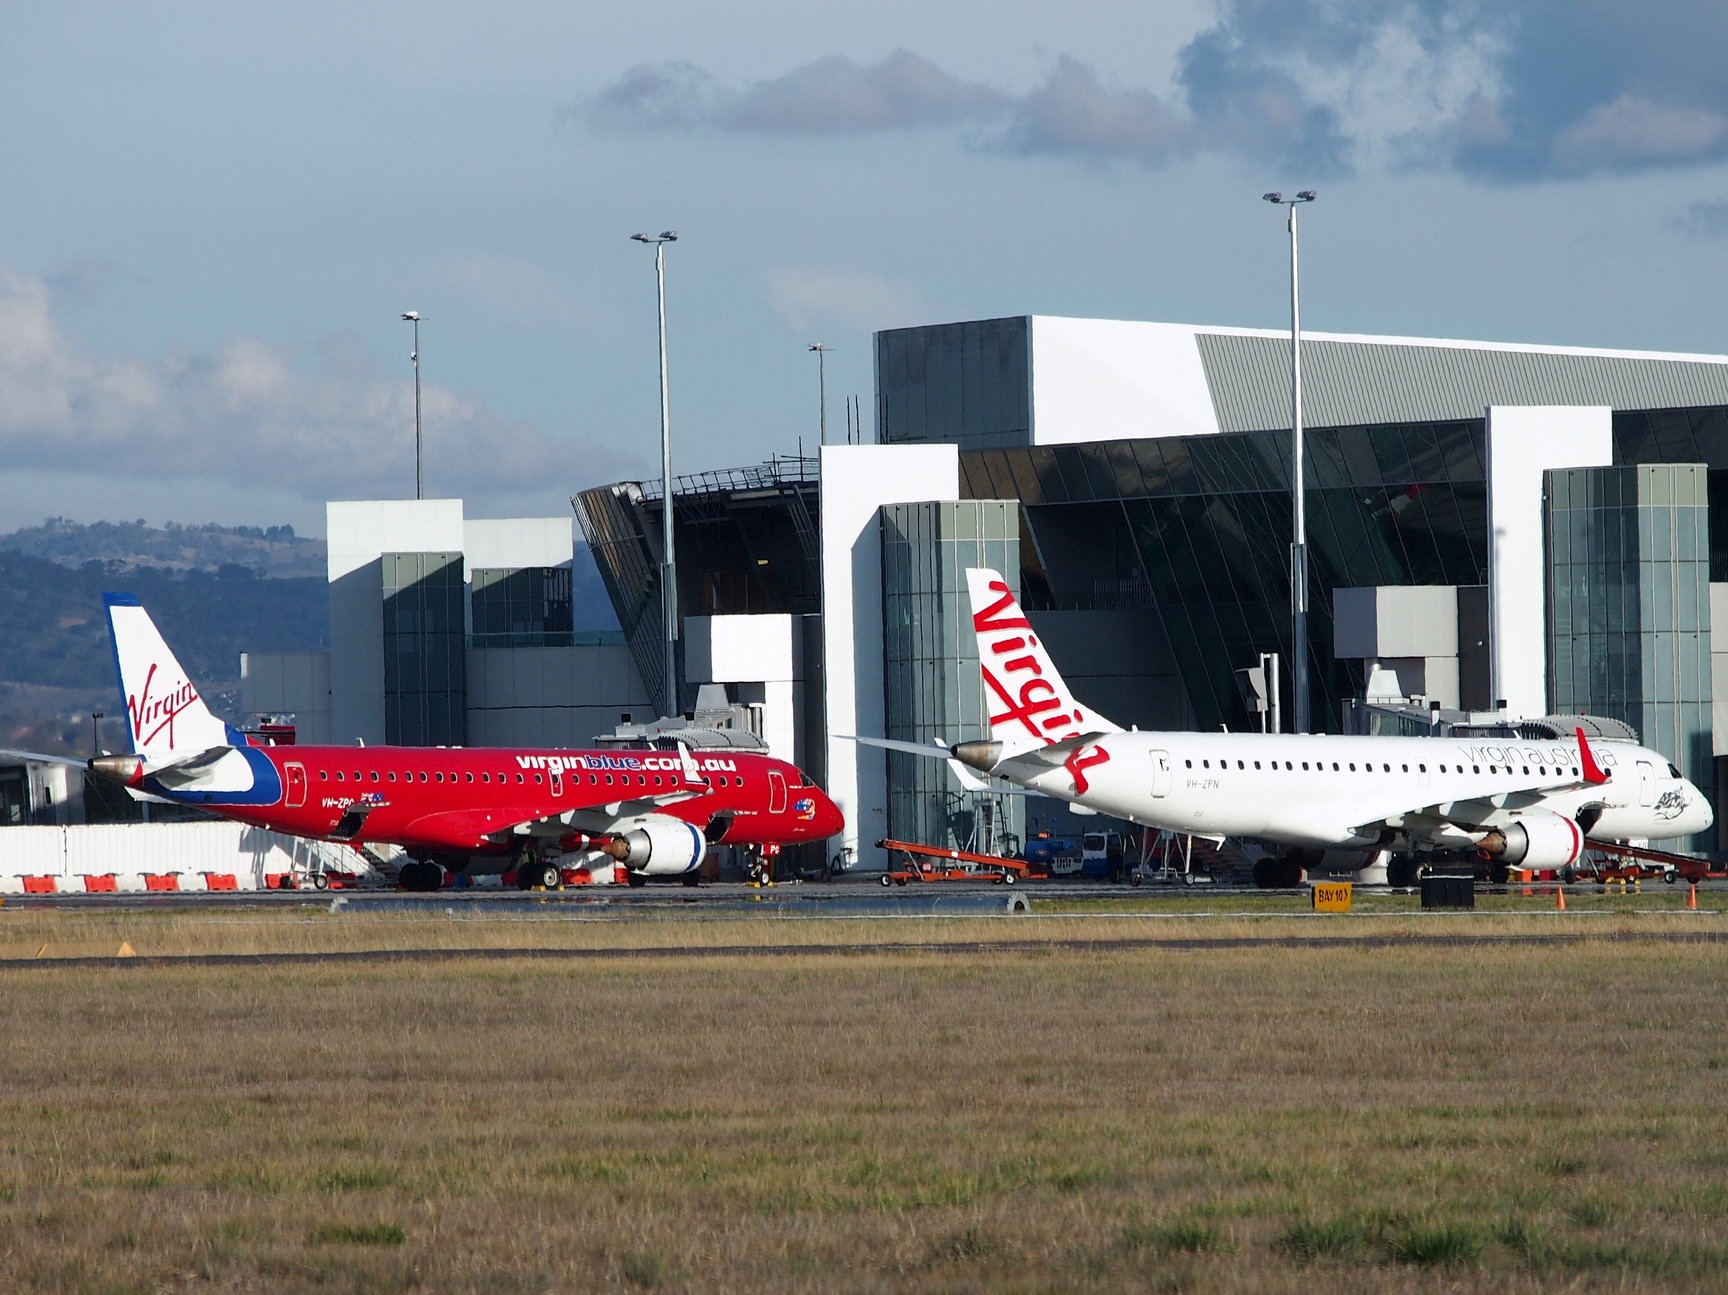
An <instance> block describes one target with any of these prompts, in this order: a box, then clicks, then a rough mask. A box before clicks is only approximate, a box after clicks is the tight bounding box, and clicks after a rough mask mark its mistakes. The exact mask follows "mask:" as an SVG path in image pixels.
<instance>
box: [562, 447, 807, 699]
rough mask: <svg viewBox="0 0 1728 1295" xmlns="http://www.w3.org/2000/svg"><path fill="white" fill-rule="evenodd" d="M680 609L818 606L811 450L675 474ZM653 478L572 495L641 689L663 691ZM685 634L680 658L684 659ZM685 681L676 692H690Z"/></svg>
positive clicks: (656, 694)
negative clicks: (806, 455) (720, 468)
mask: <svg viewBox="0 0 1728 1295" xmlns="http://www.w3.org/2000/svg"><path fill="white" fill-rule="evenodd" d="M673 491H674V502H673V510H672V528H673V534H672V542H673V548H674V551H675V557H676V561H677V565H678V615H679V618H680V621H682V618H683V617H685V616H722V615H742V614H746V613H765V612H766V613H790V614H793V615H808V614H813V613H817V612H820V611H821V610H822V578H821V570H820V563H819V559H818V553H819V550H820V547H821V546H820V541H819V539H818V536H819V533H820V532H819V529H818V517H819V510H820V506H821V505H820V499H819V494H818V490H817V469H816V461H815V460H814V459H797V458H783V459H773V460H770V461H769V462H767V463H764V464H760V465H757V466H755V467H750V468H739V469H735V470H732V471H726V472H705V473H700V474H697V475H694V476H686V477H676V478H674V479H673ZM660 493H661V491H660V483H659V482H658V481H653V482H623V483H620V484H617V485H611V486H599V487H596V488H595V489H592V490H584V491H583V492H582V493H581V494H578V495H575V496H572V498H571V500H570V502H571V504H572V505H573V506H574V507H575V509H576V520H577V521H578V522H579V523H580V524H581V526H582V534H583V536H584V538H586V539H587V541H588V544H589V546H590V549H591V550H592V552H593V554H594V562H595V565H596V566H597V567H598V568H599V570H600V578H601V580H602V582H603V583H604V584H605V586H606V593H607V595H608V597H610V598H611V600H612V606H613V607H614V609H616V611H617V613H618V624H619V627H620V628H621V629H622V630H623V633H624V638H625V641H626V642H627V643H628V644H629V645H630V656H631V660H632V661H633V662H634V663H635V666H636V673H637V676H638V677H639V678H640V679H641V680H642V684H643V687H644V688H646V689H647V692H648V695H649V696H650V697H652V698H654V699H655V701H656V702H657V703H658V702H659V701H660V699H661V698H663V697H664V696H665V695H666V684H665V679H666V665H665V659H666V658H665V652H666V648H665V643H666V638H665V629H664V623H665V622H664V619H663V615H662V608H661V605H660V604H661V597H660V553H661V550H660V543H661V535H662V528H663V525H664V523H663V520H662V519H663V517H664V514H663V513H662V512H661V499H660ZM683 659H684V658H683V640H682V639H680V640H679V645H678V661H679V663H680V669H682V662H683ZM693 696H694V694H693V692H692V691H691V690H690V689H685V690H684V697H683V702H684V704H686V705H688V704H689V702H690V701H691V700H692V699H693Z"/></svg>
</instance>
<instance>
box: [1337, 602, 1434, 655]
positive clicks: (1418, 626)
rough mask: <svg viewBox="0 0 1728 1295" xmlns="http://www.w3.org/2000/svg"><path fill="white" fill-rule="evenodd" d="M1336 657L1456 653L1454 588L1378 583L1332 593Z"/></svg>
mask: <svg viewBox="0 0 1728 1295" xmlns="http://www.w3.org/2000/svg"><path fill="white" fill-rule="evenodd" d="M1332 655H1333V656H1336V657H1348V658H1376V659H1378V658H1382V657H1434V656H1457V655H1458V589H1457V587H1456V586H1454V585H1380V586H1376V587H1369V588H1365V589H1334V590H1333V591H1332Z"/></svg>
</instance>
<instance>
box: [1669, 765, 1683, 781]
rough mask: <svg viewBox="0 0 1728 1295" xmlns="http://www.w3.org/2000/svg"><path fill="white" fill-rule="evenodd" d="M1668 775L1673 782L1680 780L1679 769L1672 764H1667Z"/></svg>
mask: <svg viewBox="0 0 1728 1295" xmlns="http://www.w3.org/2000/svg"><path fill="white" fill-rule="evenodd" d="M1668 776H1669V777H1670V778H1672V779H1674V781H1675V782H1679V781H1680V771H1679V770H1678V769H1676V768H1675V767H1674V766H1673V765H1669V766H1668Z"/></svg>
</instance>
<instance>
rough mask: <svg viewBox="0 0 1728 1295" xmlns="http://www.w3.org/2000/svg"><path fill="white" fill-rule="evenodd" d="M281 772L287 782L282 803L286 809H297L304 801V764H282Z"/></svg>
mask: <svg viewBox="0 0 1728 1295" xmlns="http://www.w3.org/2000/svg"><path fill="white" fill-rule="evenodd" d="M282 774H283V779H284V781H285V782H286V783H287V790H286V792H285V793H284V795H283V797H282V805H283V807H284V808H286V809H299V808H300V807H301V806H302V805H304V804H305V803H306V766H305V765H303V764H285V765H283V766H282Z"/></svg>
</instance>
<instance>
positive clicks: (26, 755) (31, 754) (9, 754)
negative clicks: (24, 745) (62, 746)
mask: <svg viewBox="0 0 1728 1295" xmlns="http://www.w3.org/2000/svg"><path fill="white" fill-rule="evenodd" d="M0 757H6V758H9V759H13V760H28V761H30V762H31V763H32V764H66V765H77V766H78V767H79V768H80V769H82V768H84V767H85V766H87V765H88V764H89V763H90V761H89V759H88V758H87V757H81V756H71V755H46V754H44V753H43V752H41V751H10V750H6V749H4V748H0Z"/></svg>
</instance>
